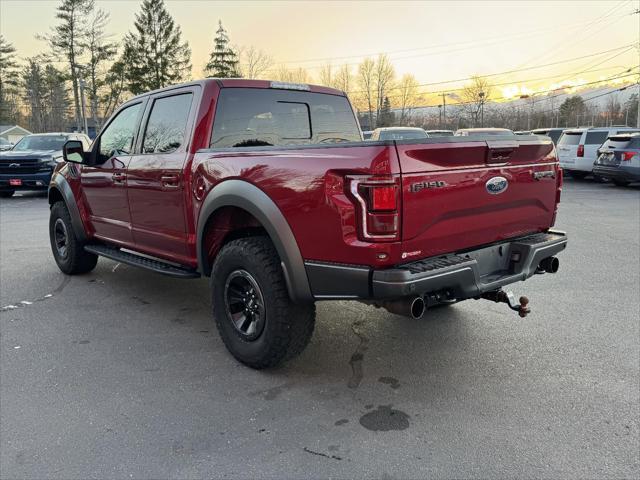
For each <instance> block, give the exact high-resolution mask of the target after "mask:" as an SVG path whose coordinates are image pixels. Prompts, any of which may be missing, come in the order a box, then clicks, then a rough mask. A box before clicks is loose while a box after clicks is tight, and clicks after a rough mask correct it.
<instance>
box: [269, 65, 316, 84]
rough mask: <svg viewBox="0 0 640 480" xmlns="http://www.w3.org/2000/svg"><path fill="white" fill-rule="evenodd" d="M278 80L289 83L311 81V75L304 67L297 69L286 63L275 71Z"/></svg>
mask: <svg viewBox="0 0 640 480" xmlns="http://www.w3.org/2000/svg"><path fill="white" fill-rule="evenodd" d="M274 77H275V79H276V80H279V81H281V82H289V83H310V82H311V76H310V75H309V72H307V71H306V70H305V69H304V68H302V67H299V68H295V69H288V68H287V67H285V66H284V65H280V66H279V67H278V68H277V69H276V71H275V73H274Z"/></svg>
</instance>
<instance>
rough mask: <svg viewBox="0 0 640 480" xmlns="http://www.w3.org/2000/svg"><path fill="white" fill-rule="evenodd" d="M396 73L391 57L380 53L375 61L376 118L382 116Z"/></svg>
mask: <svg viewBox="0 0 640 480" xmlns="http://www.w3.org/2000/svg"><path fill="white" fill-rule="evenodd" d="M395 75H396V73H395V69H394V68H393V65H392V64H391V61H390V60H389V57H387V56H386V55H384V54H381V55H379V56H378V59H377V60H376V63H375V69H374V75H373V78H374V82H375V92H376V118H378V117H379V116H380V112H381V111H382V108H383V106H384V101H385V98H386V97H387V96H388V90H389V89H390V88H391V86H392V84H393V80H394V78H395Z"/></svg>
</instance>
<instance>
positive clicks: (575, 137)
mask: <svg viewBox="0 0 640 480" xmlns="http://www.w3.org/2000/svg"><path fill="white" fill-rule="evenodd" d="M581 138H582V132H576V133H564V134H562V137H560V141H559V142H558V145H578V144H579V143H580V139H581Z"/></svg>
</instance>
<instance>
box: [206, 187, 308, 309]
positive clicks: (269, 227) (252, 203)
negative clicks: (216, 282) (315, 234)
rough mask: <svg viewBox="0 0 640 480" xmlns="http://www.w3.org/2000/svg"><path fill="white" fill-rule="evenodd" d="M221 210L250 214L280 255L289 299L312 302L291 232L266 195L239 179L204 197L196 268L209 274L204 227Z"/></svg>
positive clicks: (303, 268)
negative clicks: (238, 210)
mask: <svg viewBox="0 0 640 480" xmlns="http://www.w3.org/2000/svg"><path fill="white" fill-rule="evenodd" d="M222 207H238V208H241V209H243V210H246V211H247V212H249V213H250V214H251V215H253V216H254V217H255V218H256V219H257V220H258V221H259V222H260V223H261V224H262V226H263V227H264V229H265V230H266V231H267V233H268V234H269V237H270V238H271V241H272V242H273V244H274V246H275V247H276V251H277V252H278V255H279V256H280V260H281V264H282V270H283V273H284V277H285V281H286V283H287V289H288V291H289V296H290V297H291V300H293V301H294V302H309V301H313V295H312V294H311V288H310V287H309V279H308V278H307V272H306V269H305V266H304V260H303V258H302V254H301V253H300V249H299V248H298V244H297V242H296V239H295V237H294V235H293V231H292V230H291V227H290V226H289V223H288V222H287V220H286V219H285V217H284V215H283V214H282V212H281V211H280V209H279V208H278V206H277V205H276V204H275V202H274V201H273V200H271V198H269V196H268V195H267V194H266V193H264V192H263V191H262V190H260V189H259V188H258V187H256V186H255V185H253V184H251V183H249V182H245V181H243V180H236V179H233V180H225V181H223V182H221V183H219V184H218V185H216V186H215V187H214V188H213V189H211V191H210V192H209V194H208V195H207V197H206V198H205V200H204V202H203V204H202V208H201V209H200V214H199V216H198V226H197V245H196V248H197V254H198V269H199V270H200V273H202V274H203V275H210V272H211V267H212V265H211V264H209V260H208V259H207V258H206V257H207V255H206V252H205V251H204V245H203V242H204V234H205V228H206V227H207V223H208V221H209V218H210V217H211V215H212V214H213V213H214V212H216V210H218V209H219V208H222Z"/></svg>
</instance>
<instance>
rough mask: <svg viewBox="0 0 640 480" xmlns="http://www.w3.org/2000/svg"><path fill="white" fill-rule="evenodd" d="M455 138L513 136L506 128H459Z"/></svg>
mask: <svg viewBox="0 0 640 480" xmlns="http://www.w3.org/2000/svg"><path fill="white" fill-rule="evenodd" d="M455 135H456V136H463V137H471V136H475V135H480V136H485V135H513V130H509V129H508V128H459V129H458V130H456V133H455Z"/></svg>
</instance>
